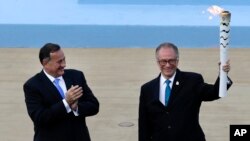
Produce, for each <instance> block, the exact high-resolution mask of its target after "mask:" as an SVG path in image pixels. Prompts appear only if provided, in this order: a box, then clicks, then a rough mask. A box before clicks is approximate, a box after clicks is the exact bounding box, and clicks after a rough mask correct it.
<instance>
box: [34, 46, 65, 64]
mask: <svg viewBox="0 0 250 141" xmlns="http://www.w3.org/2000/svg"><path fill="white" fill-rule="evenodd" d="M60 49H61V47H60V46H59V45H58V44H54V43H46V44H45V45H44V46H43V47H42V48H41V49H40V52H39V59H40V62H41V64H42V63H43V60H44V59H50V53H53V52H56V51H58V50H60Z"/></svg>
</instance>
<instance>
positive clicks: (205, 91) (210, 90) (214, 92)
mask: <svg viewBox="0 0 250 141" xmlns="http://www.w3.org/2000/svg"><path fill="white" fill-rule="evenodd" d="M202 81H203V78H202ZM219 82H220V78H219V77H218V78H217V79H216V81H215V83H214V84H213V85H211V84H207V83H204V82H203V83H202V89H201V93H202V96H203V97H202V100H203V101H213V100H216V99H219V98H220V97H219V87H220V84H219ZM232 83H233V82H232V80H231V79H230V78H229V77H228V83H227V89H229V88H230V87H231V85H232Z"/></svg>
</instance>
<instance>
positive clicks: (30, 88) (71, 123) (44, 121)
mask: <svg viewBox="0 0 250 141" xmlns="http://www.w3.org/2000/svg"><path fill="white" fill-rule="evenodd" d="M63 78H64V80H65V83H66V87H67V89H69V88H70V87H71V85H79V86H81V87H82V88H83V96H82V97H81V98H80V99H79V101H78V113H79V116H75V115H74V114H73V112H71V113H67V112H66V109H65V107H64V104H63V102H62V98H61V96H60V94H59V92H58V91H57V89H56V87H55V86H54V85H53V83H52V82H51V81H50V80H49V78H48V77H47V76H46V75H45V74H44V72H43V71H41V72H40V73H38V74H36V75H35V76H33V77H32V78H30V79H29V80H28V81H27V82H26V83H25V84H24V86H23V89H24V93H25V103H26V106H27V110H28V114H29V116H30V118H31V119H32V121H33V123H34V130H35V135H34V141H90V136H89V132H88V128H87V126H86V122H85V117H87V116H92V115H95V114H97V113H98V111H99V102H98V100H97V99H96V98H95V96H94V95H93V93H92V91H91V89H90V88H89V87H88V85H87V82H86V80H85V77H84V75H83V73H82V72H80V71H77V70H65V73H64V75H63Z"/></svg>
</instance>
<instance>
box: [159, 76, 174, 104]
mask: <svg viewBox="0 0 250 141" xmlns="http://www.w3.org/2000/svg"><path fill="white" fill-rule="evenodd" d="M175 74H176V72H175V73H174V75H173V76H172V77H171V78H170V79H169V80H170V81H171V83H170V84H169V86H170V88H171V90H172V87H173V82H174V78H175ZM166 80H167V79H166V78H165V77H164V76H163V75H162V74H161V76H160V94H159V99H160V101H161V103H162V104H163V105H165V90H166V85H167V84H166Z"/></svg>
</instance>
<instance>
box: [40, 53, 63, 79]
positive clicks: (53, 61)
mask: <svg viewBox="0 0 250 141" xmlns="http://www.w3.org/2000/svg"><path fill="white" fill-rule="evenodd" d="M65 66H66V61H65V56H64V53H63V51H62V50H61V49H60V50H58V51H56V52H53V53H50V60H44V61H43V67H44V69H45V71H46V72H47V73H48V74H50V75H52V76H53V77H59V76H62V75H63V74H64V68H65Z"/></svg>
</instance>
